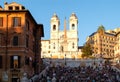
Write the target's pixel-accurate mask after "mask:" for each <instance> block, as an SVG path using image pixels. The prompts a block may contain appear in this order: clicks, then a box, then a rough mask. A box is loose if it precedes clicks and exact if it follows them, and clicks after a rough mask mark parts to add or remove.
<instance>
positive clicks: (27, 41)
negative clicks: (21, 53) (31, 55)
mask: <svg viewBox="0 0 120 82" xmlns="http://www.w3.org/2000/svg"><path fill="white" fill-rule="evenodd" d="M28 44H29V36H28V35H27V36H26V47H27V48H28Z"/></svg>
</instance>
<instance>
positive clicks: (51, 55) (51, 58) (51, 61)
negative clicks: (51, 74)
mask: <svg viewBox="0 0 120 82" xmlns="http://www.w3.org/2000/svg"><path fill="white" fill-rule="evenodd" d="M50 63H51V64H52V54H50Z"/></svg>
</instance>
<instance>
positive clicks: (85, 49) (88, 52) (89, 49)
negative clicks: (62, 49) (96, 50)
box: [82, 43, 92, 57]
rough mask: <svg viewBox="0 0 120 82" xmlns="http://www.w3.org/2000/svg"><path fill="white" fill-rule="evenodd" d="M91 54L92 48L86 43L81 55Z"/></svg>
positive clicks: (87, 55)
mask: <svg viewBox="0 0 120 82" xmlns="http://www.w3.org/2000/svg"><path fill="white" fill-rule="evenodd" d="M90 56H92V48H91V46H90V44H89V43H86V44H85V45H84V47H83V49H82V57H90Z"/></svg>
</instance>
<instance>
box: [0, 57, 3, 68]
mask: <svg viewBox="0 0 120 82" xmlns="http://www.w3.org/2000/svg"><path fill="white" fill-rule="evenodd" d="M2 63H3V62H2V56H0V68H2V65H3V64H2Z"/></svg>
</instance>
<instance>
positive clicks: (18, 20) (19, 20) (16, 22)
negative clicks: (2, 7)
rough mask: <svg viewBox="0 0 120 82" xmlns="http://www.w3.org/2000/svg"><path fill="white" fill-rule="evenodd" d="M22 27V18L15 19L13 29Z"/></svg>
mask: <svg viewBox="0 0 120 82" xmlns="http://www.w3.org/2000/svg"><path fill="white" fill-rule="evenodd" d="M16 26H21V18H20V17H13V27H16Z"/></svg>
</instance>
